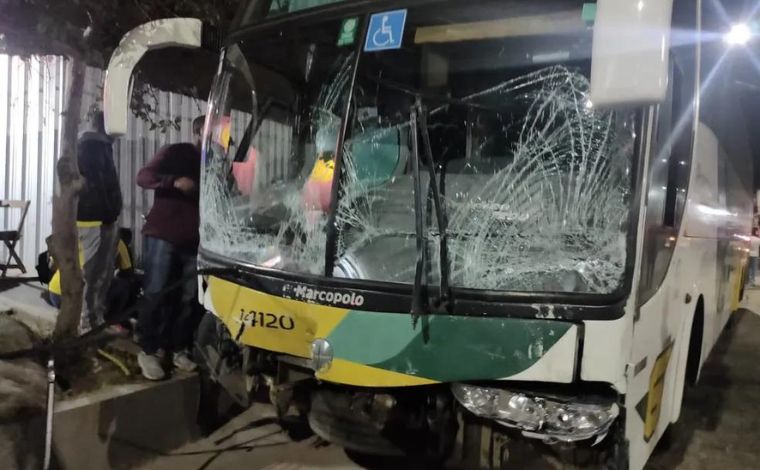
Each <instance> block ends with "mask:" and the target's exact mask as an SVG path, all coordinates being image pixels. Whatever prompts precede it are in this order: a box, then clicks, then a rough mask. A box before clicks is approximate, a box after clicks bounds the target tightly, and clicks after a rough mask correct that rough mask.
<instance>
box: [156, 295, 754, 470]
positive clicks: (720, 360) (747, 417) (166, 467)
mask: <svg viewBox="0 0 760 470" xmlns="http://www.w3.org/2000/svg"><path fill="white" fill-rule="evenodd" d="M751 295H752V296H753V298H756V299H757V302H756V303H753V305H760V291H755V292H753V293H752V294H751ZM758 311H760V310H758ZM736 315H737V319H736V320H737V321H736V322H735V324H734V326H733V328H731V329H730V330H727V331H726V333H725V334H724V335H723V337H722V338H721V340H720V342H719V343H718V345H717V346H716V349H715V350H714V351H713V354H712V356H711V357H710V359H709V362H708V363H707V364H706V366H705V367H704V370H703V374H702V378H701V382H700V384H699V385H698V386H697V387H696V388H693V389H689V390H688V391H687V393H686V396H685V401H686V404H685V409H684V410H683V412H682V418H681V420H680V422H679V423H678V424H677V425H676V427H675V428H674V430H673V431H674V432H673V433H672V435H673V439H672V441H671V445H670V446H669V448H667V449H660V450H658V451H657V452H656V454H655V455H654V456H653V458H652V459H651V462H650V464H649V469H650V470H665V469H684V470H686V469H688V470H699V469H720V470H734V469H737V470H738V469H742V470H743V469H750V468H760V374H759V372H760V348H758V345H760V316H757V315H755V314H753V313H752V312H750V311H748V310H743V311H740V312H738V313H736ZM271 416H272V413H271V410H270V409H269V408H268V407H266V406H263V405H262V406H259V407H255V408H254V409H252V410H249V411H247V412H246V413H244V414H242V415H240V416H238V417H237V418H235V419H234V420H232V421H231V422H230V423H228V424H227V425H226V426H225V427H224V428H222V429H221V430H219V431H218V432H216V433H215V434H214V435H213V436H211V437H210V438H209V439H205V440H203V441H200V442H197V443H193V444H190V445H187V446H185V447H183V448H181V449H178V450H177V451H176V452H173V453H172V455H171V456H159V457H157V458H155V459H154V460H152V461H151V462H150V463H149V464H147V465H144V466H143V467H141V469H142V470H180V469H182V470H243V469H245V470H251V469H268V470H285V469H287V470H296V469H348V468H357V465H356V464H354V463H353V462H352V461H351V460H349V459H348V458H347V457H346V456H345V454H344V453H343V452H342V451H341V450H340V449H337V448H335V447H332V446H327V447H318V446H316V445H315V440H314V439H307V440H305V441H301V442H293V441H292V440H291V439H290V438H289V437H288V436H287V435H286V434H285V433H284V432H283V431H282V430H281V429H280V428H279V427H277V425H275V424H272V423H271V420H268V419H267V418H271ZM252 423H253V425H252ZM146 457H148V456H146Z"/></svg>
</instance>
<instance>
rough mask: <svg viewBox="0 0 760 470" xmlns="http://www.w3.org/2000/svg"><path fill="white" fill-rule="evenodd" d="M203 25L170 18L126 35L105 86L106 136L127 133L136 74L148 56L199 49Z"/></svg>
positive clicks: (149, 24)
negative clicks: (171, 49)
mask: <svg viewBox="0 0 760 470" xmlns="http://www.w3.org/2000/svg"><path fill="white" fill-rule="evenodd" d="M202 33H203V24H202V22H201V20H198V19H195V18H168V19H162V20H155V21H150V22H148V23H145V24H142V25H140V26H138V27H136V28H134V29H132V30H131V31H129V32H128V33H127V34H125V35H124V37H123V38H122V40H121V42H119V46H118V47H117V48H116V50H115V51H114V52H113V54H112V55H111V60H110V61H109V62H108V69H107V70H106V78H105V83H104V84H103V114H104V117H105V127H106V132H107V133H108V134H109V135H111V136H114V137H118V136H122V135H124V134H126V132H127V117H128V113H129V101H130V95H131V93H132V87H131V85H132V72H133V71H134V68H135V66H136V65H137V63H138V62H139V61H140V59H142V57H143V56H144V55H145V53H146V52H148V51H151V50H155V49H161V48H165V47H187V48H198V47H201V45H202Z"/></svg>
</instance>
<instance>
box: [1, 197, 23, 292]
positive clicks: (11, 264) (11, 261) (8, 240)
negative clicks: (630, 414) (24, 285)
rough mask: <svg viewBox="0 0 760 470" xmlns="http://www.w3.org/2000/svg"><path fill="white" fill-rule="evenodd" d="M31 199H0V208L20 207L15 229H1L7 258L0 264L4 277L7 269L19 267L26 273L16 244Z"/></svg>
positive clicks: (19, 237)
mask: <svg viewBox="0 0 760 470" xmlns="http://www.w3.org/2000/svg"><path fill="white" fill-rule="evenodd" d="M30 204H31V201H10V200H7V201H5V200H0V209H21V218H20V219H19V221H18V226H17V227H16V230H1V231H0V240H2V241H3V242H4V243H5V246H6V248H8V260H7V261H6V262H5V264H0V271H2V275H0V277H3V278H4V277H5V276H6V274H7V272H8V269H20V270H21V272H22V273H23V274H26V266H24V263H23V262H22V261H21V257H20V256H19V255H18V253H16V244H17V243H18V242H19V240H21V233H22V232H23V230H24V220H25V219H26V213H27V211H28V210H29V205H30Z"/></svg>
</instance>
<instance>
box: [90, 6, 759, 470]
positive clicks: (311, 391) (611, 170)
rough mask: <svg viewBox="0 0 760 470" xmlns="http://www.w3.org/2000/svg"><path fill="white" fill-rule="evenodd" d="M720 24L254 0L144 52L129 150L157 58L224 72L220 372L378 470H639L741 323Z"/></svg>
mask: <svg viewBox="0 0 760 470" xmlns="http://www.w3.org/2000/svg"><path fill="white" fill-rule="evenodd" d="M715 3H717V2H700V1H693V0H656V1H655V0H642V1H639V2H631V1H628V0H597V1H596V2H587V1H576V0H562V1H554V0H541V1H536V0H530V1H528V0H467V1H463V0H436V1H433V0H373V1H368V0H357V1H340V0H252V1H241V6H240V10H239V13H238V15H237V17H236V19H235V24H234V25H233V27H232V28H230V31H229V32H227V33H226V34H224V35H222V34H220V33H219V32H218V31H216V30H215V29H213V28H212V27H210V26H207V25H204V23H203V21H202V19H193V18H173V19H165V20H158V21H153V22H150V23H147V24H145V25H142V26H140V27H138V28H135V29H134V30H132V31H131V32H129V33H128V34H127V35H126V36H125V37H124V39H123V41H122V42H121V43H120V45H119V47H118V48H117V49H116V51H115V52H114V54H113V56H112V58H111V60H110V63H109V66H108V71H107V76H106V81H105V85H104V111H105V117H106V126H107V130H108V131H109V133H110V134H112V135H121V134H124V133H125V132H126V122H127V113H128V103H129V94H130V80H131V74H132V71H133V69H134V67H135V65H136V64H137V63H138V61H139V60H140V58H141V57H142V56H143V55H144V54H145V53H146V52H148V51H150V50H155V49H160V48H165V47H185V48H206V49H209V50H213V51H215V52H218V53H219V54H220V59H219V65H218V71H217V74H216V76H215V77H214V80H213V85H212V89H211V92H210V96H209V99H208V108H207V113H206V123H205V128H204V144H203V152H202V154H203V163H202V178H201V190H200V191H201V196H200V199H201V200H200V211H201V226H200V235H201V244H200V248H199V256H198V264H199V267H200V268H201V269H200V271H199V280H198V282H199V297H200V301H201V302H202V304H203V306H204V307H205V309H206V311H207V313H206V316H205V317H204V319H203V320H202V322H201V325H200V327H199V331H198V334H197V351H196V352H197V354H198V358H199V359H200V360H201V362H202V363H204V364H205V367H204V370H205V371H206V373H207V374H209V376H210V377H211V378H212V379H213V380H215V381H217V382H219V383H220V384H222V385H223V386H224V388H226V389H227V390H228V391H229V392H230V394H231V395H232V396H233V397H234V398H235V399H236V400H237V401H238V402H240V403H241V404H243V405H246V406H248V405H250V404H251V402H252V400H253V399H254V397H256V396H260V392H264V393H268V396H269V399H270V400H271V402H272V404H273V405H274V406H275V407H276V409H277V412H278V415H279V416H282V417H285V416H289V415H297V416H300V417H302V418H303V419H305V420H308V424H309V425H310V427H311V429H312V430H313V432H314V433H316V434H317V435H318V436H320V437H321V438H323V439H325V440H327V441H329V442H331V443H334V444H336V445H340V446H343V447H344V448H345V449H347V450H348V451H351V452H353V453H356V454H361V455H381V456H404V457H405V458H409V459H411V461H413V462H417V463H418V464H419V465H432V466H436V465H440V464H441V462H444V461H449V462H459V463H460V464H461V465H462V466H463V467H465V468H507V467H509V468H542V466H544V465H555V467H551V468H557V467H556V466H557V465H560V466H561V465H566V466H575V467H577V466H580V467H591V468H593V467H605V468H620V469H627V468H631V469H640V468H642V467H643V466H644V465H645V463H646V461H647V459H648V458H649V456H650V454H651V453H652V451H653V449H654V447H655V445H656V444H657V442H658V441H659V440H660V438H661V437H662V436H663V434H664V433H665V432H666V429H667V428H668V427H669V426H670V425H671V424H672V423H674V422H676V420H677V419H678V417H679V413H680V409H681V404H682V401H683V393H684V389H685V387H687V386H690V384H695V383H696V382H697V379H698V378H699V374H700V368H701V366H702V364H703V363H704V362H705V360H706V358H707V357H708V354H709V353H710V350H711V349H712V347H713V345H714V344H715V342H716V339H717V338H718V336H719V334H720V333H721V331H722V330H723V328H724V326H725V325H726V324H727V322H728V321H729V319H730V314H731V312H732V311H734V310H735V309H737V308H738V303H739V300H740V297H741V295H742V285H743V279H744V271H745V265H746V262H747V253H748V246H749V245H748V240H749V235H750V230H751V220H752V181H751V175H752V162H751V158H750V153H749V146H748V136H747V132H746V129H745V126H744V122H743V119H742V115H741V103H740V102H739V98H738V96H737V95H736V87H734V86H733V78H732V76H733V75H732V70H733V69H734V67H735V62H736V58H735V57H736V54H735V52H734V49H732V48H729V47H728V46H727V45H726V43H725V42H724V41H722V40H721V37H722V31H724V30H725V29H727V28H728V25H725V24H723V23H721V22H722V21H723V19H722V18H723V17H722V16H721V15H718V14H717V12H715V11H713V10H711V8H714V4H715ZM708 4H710V5H708ZM415 465H416V464H415ZM575 467H573V468H575Z"/></svg>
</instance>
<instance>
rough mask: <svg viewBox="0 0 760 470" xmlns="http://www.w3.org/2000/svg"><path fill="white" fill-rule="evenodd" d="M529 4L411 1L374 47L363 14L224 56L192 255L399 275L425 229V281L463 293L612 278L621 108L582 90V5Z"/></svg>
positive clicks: (407, 274) (621, 260)
mask: <svg viewBox="0 0 760 470" xmlns="http://www.w3.org/2000/svg"><path fill="white" fill-rule="evenodd" d="M536 3H537V2H503V1H483V2H460V1H449V2H437V3H435V4H434V5H428V6H424V5H423V6H420V7H416V8H410V9H409V10H408V12H407V14H406V18H405V24H404V23H402V25H401V30H399V31H398V33H399V34H400V36H399V37H400V38H401V41H399V42H400V45H399V47H398V48H393V49H385V50H380V51H374V50H372V48H370V47H368V44H369V39H368V38H360V37H357V36H358V32H357V31H361V28H360V27H359V24H361V22H363V21H370V19H369V16H368V17H366V18H362V17H347V18H342V19H338V20H331V21H327V22H321V23H319V24H315V25H298V27H297V28H294V29H290V30H287V31H285V30H284V31H280V32H278V33H276V34H270V35H268V36H254V35H252V36H251V38H250V40H246V41H241V42H240V43H238V44H237V45H235V46H232V47H230V48H229V49H228V51H227V54H226V57H225V59H224V70H222V72H221V73H220V75H219V77H217V84H216V86H215V92H214V93H215V95H214V96H212V104H213V103H216V106H215V108H214V110H215V112H216V115H215V116H212V118H213V119H212V121H211V123H212V125H211V126H210V127H209V129H208V132H209V135H208V143H207V149H208V151H207V152H206V169H205V172H204V181H203V195H202V230H201V235H202V245H203V248H204V249H206V250H208V251H210V252H213V253H217V254H221V255H224V256H227V257H230V258H233V259H236V260H239V261H242V262H246V263H249V264H255V265H259V266H264V267H270V268H275V269H281V270H285V271H291V272H300V273H312V274H325V275H328V276H329V275H332V276H336V277H345V278H352V279H364V280H374V281H384V282H394V283H404V284H411V283H412V282H414V278H415V273H416V271H417V270H418V268H417V260H418V255H419V254H420V249H419V247H418V245H417V237H418V235H421V236H422V237H423V239H424V248H423V249H424V250H425V254H426V255H427V256H426V257H425V266H424V276H425V280H426V283H427V284H429V285H436V284H437V283H439V282H440V279H441V277H442V276H441V273H446V274H448V279H449V283H450V284H451V286H452V287H460V288H473V289H494V290H505V291H543V292H585V293H610V292H613V291H615V290H616V289H618V287H619V286H620V284H621V282H622V278H623V273H624V266H625V260H626V252H627V245H626V235H627V230H628V227H627V226H626V223H627V220H628V214H629V209H630V189H631V177H630V168H631V166H632V163H633V162H632V158H633V143H634V138H635V134H634V130H633V121H634V111H633V110H630V109H596V108H595V107H594V106H593V103H591V101H590V100H589V98H588V90H589V79H588V76H589V71H590V51H591V31H592V29H593V25H592V23H590V22H588V21H587V20H588V19H587V18H584V17H583V15H582V6H583V4H582V3H581V2H578V3H573V2H560V3H557V4H552V3H551V2H542V3H540V6H537V5H536ZM380 24H382V23H380ZM387 31H388V32H390V34H391V35H392V34H393V33H394V32H395V31H393V30H390V29H389V30H387ZM381 32H382V29H381ZM372 33H373V29H372V23H371V21H370V26H369V27H368V34H372ZM357 54H358V55H359V57H356V55H357ZM285 58H287V60H286V59H285ZM357 59H358V60H357ZM357 64H358V65H357ZM354 67H356V70H354ZM413 114H414V115H415V116H417V118H413ZM344 128H345V136H344V138H343V139H341V135H342V134H341V131H342V130H343V129H344ZM339 141H342V142H343V145H342V147H341V149H340V152H338V149H337V145H338V143H339ZM426 143H428V145H427V146H426V145H425V144H426ZM426 157H429V158H426ZM336 163H337V165H336ZM415 163H416V164H418V165H419V167H420V171H419V173H418V175H417V176H416V174H415V172H414V171H413V168H414V164H415ZM336 167H337V171H336ZM431 170H432V171H431ZM335 175H339V177H336V176H335ZM415 188H420V190H419V194H420V196H421V198H422V206H421V210H415V204H414V201H415V195H416V193H415ZM434 189H436V190H438V191H439V192H440V195H439V197H438V201H437V202H438V203H439V204H440V207H441V209H442V210H441V212H442V219H443V220H442V222H443V224H441V221H440V220H438V219H439V218H438V215H437V214H436V212H437V211H436V208H435V206H436V204H435V202H436V201H435V199H434ZM418 224H421V225H418ZM418 227H422V228H421V230H422V233H420V230H418ZM442 230H443V231H444V233H443V234H442V233H441V231H442ZM442 235H445V236H442ZM442 243H443V244H445V250H441V244H442ZM443 252H447V253H448V256H447V258H445V257H442V256H441V254H442V253H443ZM442 259H444V262H443V263H442V261H441V260H442Z"/></svg>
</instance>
